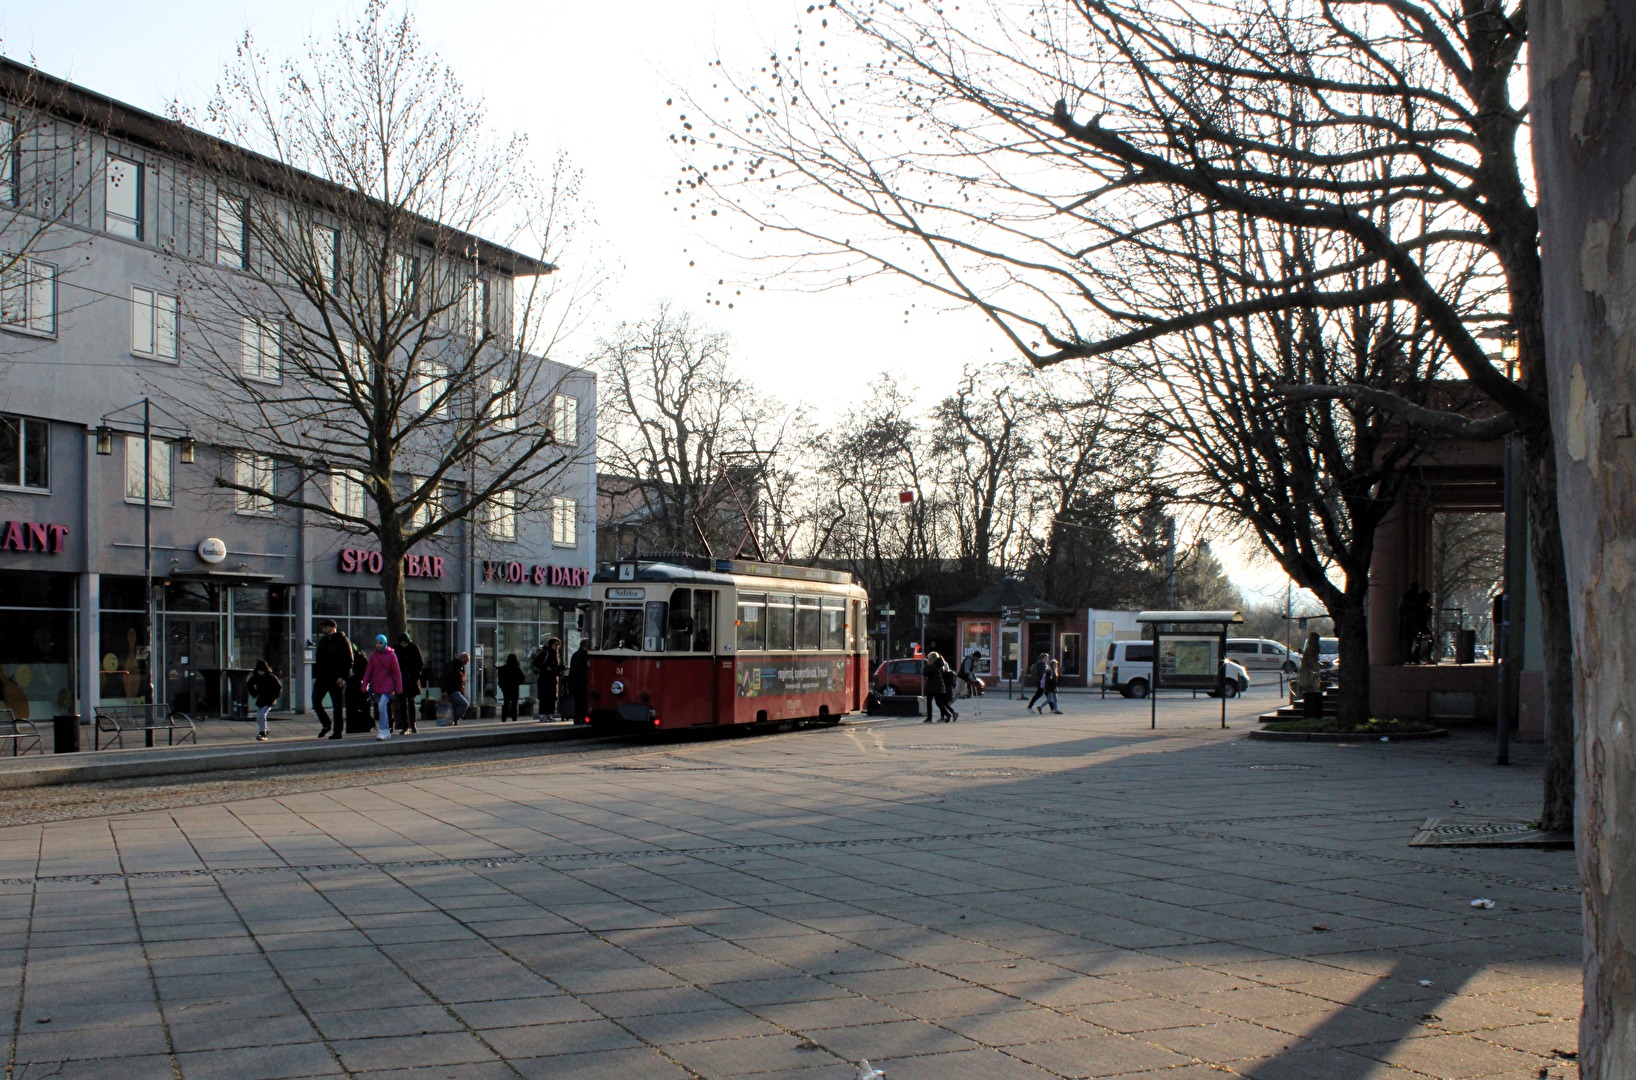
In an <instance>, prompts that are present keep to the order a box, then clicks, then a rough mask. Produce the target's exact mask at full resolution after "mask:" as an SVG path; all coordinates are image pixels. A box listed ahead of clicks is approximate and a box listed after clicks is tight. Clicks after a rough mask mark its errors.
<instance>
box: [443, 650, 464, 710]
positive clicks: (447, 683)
mask: <svg viewBox="0 0 1636 1080" xmlns="http://www.w3.org/2000/svg"><path fill="white" fill-rule="evenodd" d="M469 663H471V653H461V654H460V655H458V656H456V657H455V658H454V659H453V660H450V661H449V662H448V663H446V664H444V665H443V680H442V683H443V685H442V686H441V687H440V689H441V690H442V691H443V698H444V700H445V701H447V702H448V703H449V723H450V724H452V725H453V726H455V727H459V726H460V718H461V717H462V716H465V715H466V709H467V707H468V706H469V705H470V704H471V703H470V702H468V701H467V700H466V665H467V664H469Z"/></svg>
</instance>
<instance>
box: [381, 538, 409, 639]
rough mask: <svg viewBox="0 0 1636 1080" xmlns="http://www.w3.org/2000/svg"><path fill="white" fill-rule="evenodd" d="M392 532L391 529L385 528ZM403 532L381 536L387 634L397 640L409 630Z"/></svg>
mask: <svg viewBox="0 0 1636 1080" xmlns="http://www.w3.org/2000/svg"><path fill="white" fill-rule="evenodd" d="M383 532H387V533H390V532H392V530H391V529H386V530H383ZM406 554H407V552H406V551H405V550H404V544H403V537H402V534H399V535H396V536H382V537H381V593H382V594H383V595H384V596H385V597H386V636H387V638H388V639H390V640H391V641H394V642H395V641H397V640H398V635H399V634H407V633H408V632H409V614H408V602H407V600H406V599H405V597H404V595H403V557H404V555H406Z"/></svg>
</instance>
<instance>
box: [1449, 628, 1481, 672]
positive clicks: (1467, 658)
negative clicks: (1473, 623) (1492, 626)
mask: <svg viewBox="0 0 1636 1080" xmlns="http://www.w3.org/2000/svg"><path fill="white" fill-rule="evenodd" d="M1454 648H1455V654H1454V662H1455V663H1457V664H1475V663H1476V662H1477V631H1475V630H1469V629H1466V630H1461V631H1460V637H1459V639H1458V640H1457V641H1456V642H1455V646H1454Z"/></svg>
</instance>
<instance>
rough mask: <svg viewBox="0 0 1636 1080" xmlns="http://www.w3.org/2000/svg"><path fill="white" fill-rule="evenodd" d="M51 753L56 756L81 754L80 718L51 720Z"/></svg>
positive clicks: (63, 717) (53, 718) (56, 717)
mask: <svg viewBox="0 0 1636 1080" xmlns="http://www.w3.org/2000/svg"><path fill="white" fill-rule="evenodd" d="M51 751H52V753H55V754H77V753H79V752H80V718H79V717H78V716H53V717H52V718H51Z"/></svg>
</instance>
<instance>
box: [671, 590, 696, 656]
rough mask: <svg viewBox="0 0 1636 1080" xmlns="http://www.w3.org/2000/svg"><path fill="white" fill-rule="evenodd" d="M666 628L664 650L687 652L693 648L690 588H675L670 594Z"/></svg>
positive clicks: (691, 595)
mask: <svg viewBox="0 0 1636 1080" xmlns="http://www.w3.org/2000/svg"><path fill="white" fill-rule="evenodd" d="M667 629H668V632H667V633H666V635H665V651H666V652H688V651H690V650H691V649H692V648H693V590H692V589H677V590H676V591H675V592H673V593H671V594H670V625H669V627H668V628H667Z"/></svg>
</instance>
